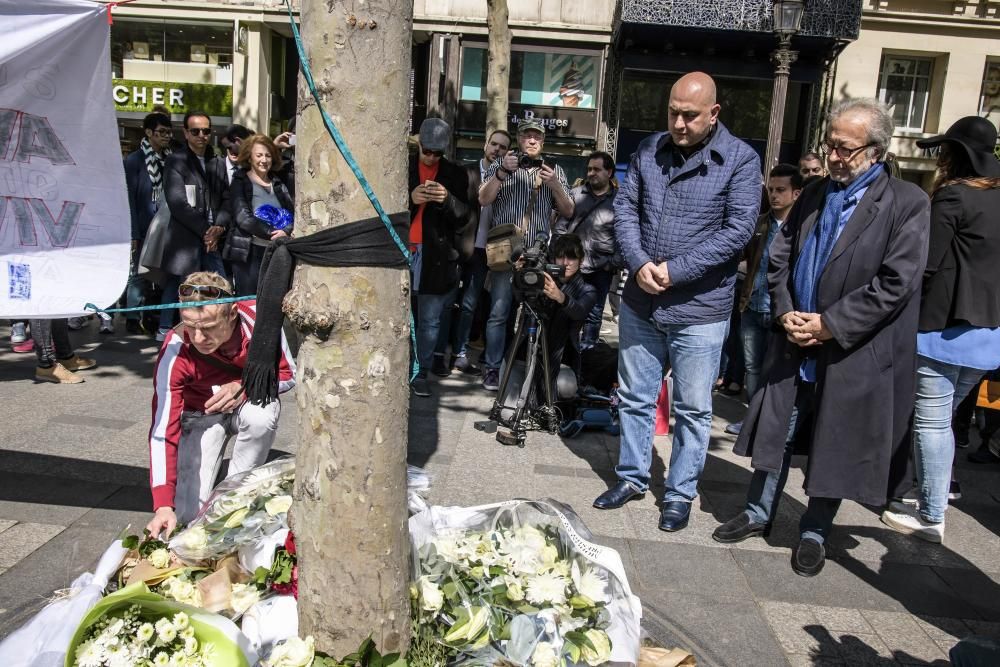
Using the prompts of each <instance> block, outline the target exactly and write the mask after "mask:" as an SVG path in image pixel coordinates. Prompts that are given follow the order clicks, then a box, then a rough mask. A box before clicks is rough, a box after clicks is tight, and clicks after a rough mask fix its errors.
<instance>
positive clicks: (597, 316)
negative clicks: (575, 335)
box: [580, 269, 614, 350]
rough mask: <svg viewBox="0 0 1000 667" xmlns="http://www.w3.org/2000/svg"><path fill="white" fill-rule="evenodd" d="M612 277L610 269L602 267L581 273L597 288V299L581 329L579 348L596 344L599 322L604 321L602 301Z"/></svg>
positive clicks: (604, 298) (588, 347)
mask: <svg viewBox="0 0 1000 667" xmlns="http://www.w3.org/2000/svg"><path fill="white" fill-rule="evenodd" d="M613 277H614V275H613V274H612V273H611V272H610V271H606V270H604V269H601V270H599V271H594V272H593V273H585V274H583V279H584V280H585V281H586V282H587V284H589V285H592V286H593V287H594V289H595V290H597V301H596V302H595V303H594V307H593V308H591V309H590V312H589V313H588V314H587V321H586V322H585V323H584V325H583V331H582V333H581V335H580V349H581V350H589V349H591V348H592V347H594V346H595V345H597V340H598V339H599V338H600V337H601V323H602V322H603V321H604V301H605V300H606V299H607V298H608V291H609V290H610V289H611V279H612V278H613Z"/></svg>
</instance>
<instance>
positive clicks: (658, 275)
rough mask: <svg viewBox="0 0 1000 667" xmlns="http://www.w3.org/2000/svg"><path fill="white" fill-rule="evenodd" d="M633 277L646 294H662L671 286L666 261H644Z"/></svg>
mask: <svg viewBox="0 0 1000 667" xmlns="http://www.w3.org/2000/svg"><path fill="white" fill-rule="evenodd" d="M635 279H636V281H638V283H639V287H641V288H642V291H643V292H646V293H647V294H663V293H664V292H665V291H666V290H667V288H668V287H670V286H671V284H672V283H671V282H670V271H668V270H667V263H666V262H660V263H659V264H653V263H652V262H646V263H645V264H643V265H642V268H640V269H639V272H638V273H636V274H635Z"/></svg>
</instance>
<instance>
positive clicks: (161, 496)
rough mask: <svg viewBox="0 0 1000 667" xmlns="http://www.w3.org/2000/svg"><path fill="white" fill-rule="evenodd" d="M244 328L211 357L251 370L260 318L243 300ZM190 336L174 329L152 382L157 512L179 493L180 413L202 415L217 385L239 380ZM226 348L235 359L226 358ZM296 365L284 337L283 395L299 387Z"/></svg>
mask: <svg viewBox="0 0 1000 667" xmlns="http://www.w3.org/2000/svg"><path fill="white" fill-rule="evenodd" d="M235 307H236V308H237V309H238V311H239V326H238V327H236V329H235V330H234V331H233V336H232V338H230V339H229V341H228V342H226V343H224V344H223V345H222V348H220V350H217V351H215V352H213V353H212V355H211V356H213V357H217V358H218V359H219V361H220V362H223V363H225V364H230V365H232V366H236V367H237V368H243V367H244V366H246V362H247V353H248V351H249V348H250V338H251V336H252V335H253V327H254V321H255V320H256V318H257V303H256V302H255V301H240V302H238V303H237V304H236V306H235ZM187 336H188V334H187V332H184V333H183V335H182V334H180V333H178V331H177V330H176V329H171V330H170V333H169V334H167V337H166V339H165V340H164V341H163V347H162V348H160V356H159V357H158V358H157V360H156V373H155V376H154V379H153V425H152V427H151V428H150V429H149V485H150V487H151V489H152V494H153V509H154V510H156V509H159V508H161V507H173V506H174V492H175V490H176V488H177V449H178V445H179V444H180V440H181V414H182V413H184V412H192V411H194V412H203V411H204V410H205V402H206V401H207V400H208V399H209V398H211V397H212V394H213V391H212V387H213V385H217V386H222V385H224V384H228V383H230V382H239V381H240V380H241V378H240V376H239V375H237V374H234V373H230V372H229V371H227V370H224V369H223V368H219V367H217V366H214V365H212V364H210V363H209V362H207V361H204V360H203V359H200V358H199V357H198V355H196V354H193V353H192V352H191V349H190V343H189V342H188V338H187ZM223 349H227V351H229V352H230V353H231V354H232V355H233V356H231V357H227V356H225V355H223V354H221V351H222V350H223ZM294 378H295V361H294V360H293V358H292V354H291V351H290V350H289V349H288V342H287V341H286V340H285V335H284V332H282V334H281V361H280V363H279V365H278V392H279V393H282V392H286V391H288V390H289V389H291V388H292V387H293V386H295V379H294Z"/></svg>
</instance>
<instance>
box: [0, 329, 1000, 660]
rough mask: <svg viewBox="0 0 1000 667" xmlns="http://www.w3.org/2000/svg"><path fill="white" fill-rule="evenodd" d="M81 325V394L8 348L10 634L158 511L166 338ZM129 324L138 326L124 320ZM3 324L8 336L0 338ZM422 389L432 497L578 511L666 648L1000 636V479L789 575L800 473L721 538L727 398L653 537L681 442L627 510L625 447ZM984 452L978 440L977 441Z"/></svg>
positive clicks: (872, 518) (860, 522)
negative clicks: (608, 500) (157, 404)
mask: <svg viewBox="0 0 1000 667" xmlns="http://www.w3.org/2000/svg"><path fill="white" fill-rule="evenodd" d="M96 327H97V325H96V322H93V321H92V322H91V324H90V325H89V327H88V329H86V330H84V331H83V332H80V333H78V334H74V338H75V339H76V340H77V341H78V342H79V344H80V345H81V346H82V347H81V351H83V352H85V353H86V354H88V355H89V356H93V357H95V358H96V359H97V360H98V361H99V362H100V364H101V365H100V366H99V367H98V368H97V369H95V370H94V371H90V372H88V373H87V374H86V376H85V377H86V378H87V382H86V383H85V384H83V385H79V386H56V385H49V384H36V383H34V382H33V380H31V379H30V378H31V377H32V375H33V368H34V362H33V357H31V356H29V355H15V354H13V353H11V352H9V348H7V347H6V345H4V348H3V349H2V350H0V402H2V404H3V405H4V408H5V409H4V418H3V429H2V431H0V435H2V440H0V637H3V636H6V635H7V634H9V633H10V632H11V631H12V630H14V629H15V628H16V627H18V626H19V625H20V624H21V623H22V622H23V621H24V620H25V619H26V618H28V617H29V616H30V615H31V614H32V613H34V612H35V611H37V610H38V609H39V608H40V607H41V605H42V604H44V599H45V597H46V596H48V595H50V594H51V593H52V591H53V590H56V589H59V588H63V587H65V586H66V585H68V584H69V582H70V581H72V579H73V578H74V577H75V576H77V575H78V574H79V573H81V572H83V571H86V570H87V569H88V568H89V567H91V566H92V565H93V563H94V561H95V560H96V558H97V557H98V556H99V555H100V553H101V552H102V551H103V549H104V548H105V547H106V546H107V544H108V543H109V542H110V540H111V539H113V538H114V537H115V536H116V535H117V534H118V533H119V532H120V531H121V529H122V528H124V527H125V526H126V525H128V524H132V525H133V526H142V525H144V524H145V522H146V521H147V520H148V517H149V512H148V510H149V507H150V498H149V491H148V487H147V475H148V473H147V466H148V453H147V449H146V444H145V440H144V439H145V437H146V431H147V429H148V418H149V399H150V397H151V393H152V392H151V384H150V378H151V375H152V365H153V361H154V359H155V354H156V349H157V347H156V344H155V343H154V342H152V341H151V340H150V339H149V338H144V337H141V336H125V335H122V334H118V335H113V336H104V337H101V336H98V334H97V333H96ZM121 328H122V329H124V327H123V326H122V327H121ZM6 336H7V331H6V329H5V328H2V327H0V341H4V343H6ZM432 387H433V390H434V396H433V397H431V398H429V399H420V398H413V399H412V400H411V413H410V446H409V452H410V453H409V461H410V463H413V464H415V465H420V466H422V467H424V468H426V469H427V470H428V472H430V473H431V475H432V476H433V486H432V490H431V498H430V500H431V502H433V503H435V504H441V505H469V504H480V503H485V502H493V501H499V500H506V499H509V498H513V497H523V498H541V497H550V498H554V499H556V500H559V501H561V502H564V503H567V504H569V505H570V506H571V507H572V508H573V509H574V510H575V511H576V512H577V513H578V514H579V515H580V517H581V518H582V519H583V521H584V522H585V523H586V525H587V526H588V527H589V528H590V530H591V531H592V532H593V533H594V535H595V541H597V542H599V543H601V544H605V545H607V546H610V547H613V548H615V549H617V550H618V551H619V553H620V554H621V556H622V560H623V561H624V563H625V568H626V572H627V574H628V577H629V582H630V584H631V586H632V588H633V590H634V592H635V593H636V594H637V595H639V596H640V598H641V599H642V602H643V611H644V626H645V628H646V630H647V631H648V632H649V633H650V634H651V635H653V636H654V637H655V638H656V639H658V640H659V641H661V642H663V643H665V644H668V645H673V646H682V647H684V648H687V649H688V650H690V651H692V652H693V653H695V655H696V656H697V658H698V664H699V665H734V666H736V665H738V666H743V665H765V666H769V665H793V666H796V667H797V666H799V665H946V664H948V661H947V652H948V650H949V649H950V648H951V647H952V646H953V645H954V644H955V642H956V641H957V640H958V639H960V638H962V637H964V636H967V635H969V634H973V633H975V634H985V635H990V636H994V637H1000V595H998V592H1000V558H998V554H1000V549H998V547H1000V538H998V529H1000V512H998V510H1000V505H998V504H997V502H996V501H995V500H994V498H993V496H992V495H991V493H995V492H996V491H997V488H998V487H997V482H998V479H1000V478H998V472H1000V469H998V468H997V467H995V466H988V467H986V468H983V467H979V466H973V465H971V464H968V463H966V462H965V456H964V453H963V452H959V455H958V457H957V461H956V474H957V476H958V479H959V480H960V481H961V482H962V490H963V494H964V495H963V497H962V499H961V500H959V501H957V502H955V503H954V504H953V506H952V508H951V509H950V510H949V512H948V528H947V533H946V541H945V544H944V545H932V544H928V543H924V542H921V541H919V540H915V539H912V538H908V537H906V536H903V535H899V534H897V533H895V532H893V531H891V530H889V529H887V528H885V527H884V526H883V525H882V524H881V523H879V520H878V515H879V513H878V508H871V507H865V506H861V505H857V504H854V503H844V506H843V508H842V510H841V512H840V514H839V515H838V517H837V522H836V528H835V530H834V533H833V535H832V536H831V539H830V554H829V556H830V557H829V560H828V563H827V565H826V568H825V569H824V570H823V572H822V573H821V574H820V575H819V576H817V577H814V578H811V579H805V578H802V577H798V576H796V575H795V574H794V573H793V572H792V571H791V569H790V566H789V558H790V553H791V548H792V547H793V546H794V544H795V543H796V541H797V531H796V527H797V523H798V518H799V516H800V515H801V513H802V511H803V510H804V507H805V500H806V499H805V496H804V494H803V493H802V490H801V483H802V474H801V471H800V470H797V469H795V470H792V472H791V474H790V476H789V482H788V484H787V487H786V489H785V494H784V496H783V499H782V502H781V504H780V507H779V511H778V520H777V523H776V525H775V528H774V531H773V532H772V534H771V536H770V537H769V538H768V539H766V540H764V539H752V540H748V541H746V542H743V543H740V544H737V545H731V546H725V545H721V544H718V543H716V542H714V541H713V540H712V539H711V533H712V531H713V530H714V529H715V527H716V526H718V525H719V523H720V522H722V521H725V520H727V519H729V518H730V517H731V516H732V515H733V514H735V513H736V512H737V511H739V509H740V508H741V507H742V502H743V498H744V494H745V492H746V486H747V483H748V481H749V478H750V469H749V467H748V465H747V462H746V460H744V459H742V458H741V457H737V456H734V455H733V454H732V452H731V449H732V444H733V437H732V436H729V435H726V434H725V433H724V428H725V426H726V425H728V424H729V423H730V422H732V421H737V420H739V418H740V417H741V416H742V413H743V410H744V408H743V405H742V404H741V403H739V402H738V401H736V400H734V399H730V398H727V397H724V396H719V397H717V398H716V400H715V417H714V423H713V429H712V440H711V445H710V456H709V457H708V461H707V463H706V466H705V471H704V474H703V476H702V480H701V484H700V495H699V497H698V499H697V500H696V501H695V504H694V510H693V515H692V519H691V524H690V526H689V527H688V528H687V529H686V530H684V531H681V532H679V533H664V532H662V531H660V530H658V528H657V520H658V517H659V509H658V505H657V498H658V497H659V496H660V495H662V492H663V477H664V475H665V470H666V467H667V463H668V461H669V452H670V438H669V436H666V437H660V438H657V440H656V443H655V446H656V452H657V455H656V456H655V457H654V466H653V485H652V492H651V493H647V494H646V496H645V497H644V498H643V499H641V500H639V501H634V502H632V503H629V504H628V505H627V506H626V507H624V508H622V509H620V510H616V511H610V512H608V511H599V510H597V509H594V508H593V507H592V505H591V503H592V502H593V499H594V498H595V497H596V496H597V495H598V494H599V493H601V492H602V491H603V490H604V489H606V488H607V487H608V485H609V484H611V483H613V482H614V479H615V476H614V472H613V468H614V464H615V462H616V461H617V458H618V439H617V437H612V436H609V435H606V434H603V433H597V432H588V433H584V434H581V435H580V436H577V437H575V438H572V439H566V440H563V439H562V438H560V437H558V436H552V435H549V434H545V433H531V434H530V435H529V438H528V441H527V444H526V446H525V447H524V448H516V447H505V446H503V445H500V444H499V443H497V442H496V440H495V439H494V435H493V433H492V432H490V430H491V429H490V428H489V424H488V422H487V421H486V414H487V412H488V410H489V407H490V405H491V403H492V399H493V397H492V395H490V394H487V393H486V392H485V391H483V390H482V389H481V388H480V387H479V385H478V382H477V380H476V379H475V378H472V377H469V376H464V375H461V374H459V373H457V372H456V373H453V375H452V376H451V377H449V378H447V379H443V380H438V379H433V380H432ZM296 418H297V416H296V414H295V404H294V401H290V400H285V401H284V403H283V413H282V421H281V427H280V430H279V436H278V440H277V442H276V445H275V449H276V450H278V451H280V452H289V453H295V450H296V447H295V444H294V442H292V438H291V432H292V430H293V426H294V420H295V419H296ZM976 444H977V443H975V442H974V443H973V446H975V445H976Z"/></svg>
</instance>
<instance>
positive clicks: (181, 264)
mask: <svg viewBox="0 0 1000 667" xmlns="http://www.w3.org/2000/svg"><path fill="white" fill-rule="evenodd" d="M214 159H215V157H214V153H213V152H212V148H211V147H209V148H208V149H206V151H205V168H204V169H202V166H201V163H200V161H199V160H198V156H197V155H195V154H194V153H192V152H191V150H190V149H189V148H188V147H187V146H185V147H184V148H182V149H181V150H178V151H175V152H174V153H172V154H171V155H170V157H169V158H167V165H166V173H165V174H164V182H163V188H164V194H165V195H166V198H167V206H168V207H169V208H170V225H169V226H168V227H167V236H166V241H165V243H164V249H163V266H162V267H161V268H162V269H163V271H164V272H166V273H169V274H172V275H175V276H186V275H187V274H189V273H192V272H194V271H198V270H199V269H200V268H201V249H202V247H203V245H204V241H203V238H204V236H205V232H206V231H207V230H208V227H209V210H213V209H217V208H218V206H219V204H220V203H221V200H222V194H223V190H222V187H223V186H222V185H221V184H220V183H219V181H218V177H217V172H215V171H214V165H213V164H212V161H213V160H214ZM186 186H192V187H193V188H194V205H193V206H192V205H191V204H189V203H188V199H187V194H186V193H187V187H186Z"/></svg>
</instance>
